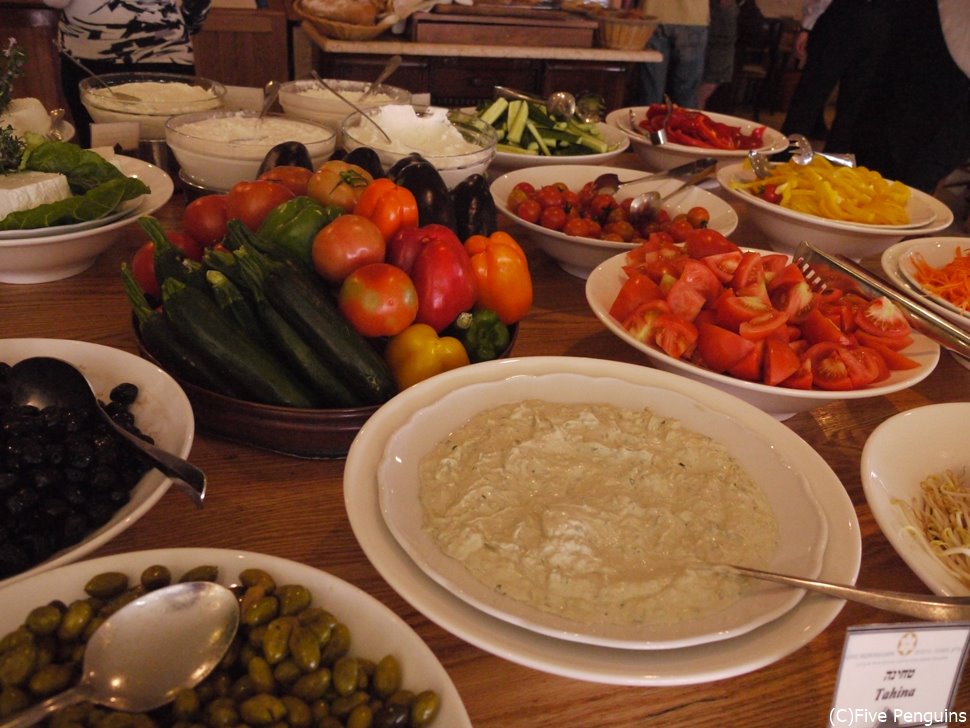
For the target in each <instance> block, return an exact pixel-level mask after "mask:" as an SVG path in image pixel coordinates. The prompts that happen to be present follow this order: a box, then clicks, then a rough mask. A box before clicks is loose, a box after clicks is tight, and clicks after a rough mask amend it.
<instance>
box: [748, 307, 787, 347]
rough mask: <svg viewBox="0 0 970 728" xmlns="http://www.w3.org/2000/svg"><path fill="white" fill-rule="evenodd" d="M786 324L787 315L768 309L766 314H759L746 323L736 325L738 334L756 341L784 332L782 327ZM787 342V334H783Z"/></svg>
mask: <svg viewBox="0 0 970 728" xmlns="http://www.w3.org/2000/svg"><path fill="white" fill-rule="evenodd" d="M787 322H788V314H787V313H785V312H784V311H773V310H771V309H769V310H768V311H767V313H763V314H760V315H758V316H755V317H754V318H750V319H748V320H747V321H742V322H741V323H740V324H739V325H738V333H739V334H741V336H743V337H744V338H746V339H751V340H753V341H757V340H759V339H765V338H768V337H769V336H771V335H772V334H775V333H777V332H779V331H784V326H785V324H786V323H787ZM784 338H785V340H786V341H787V339H788V332H786V331H785V332H784Z"/></svg>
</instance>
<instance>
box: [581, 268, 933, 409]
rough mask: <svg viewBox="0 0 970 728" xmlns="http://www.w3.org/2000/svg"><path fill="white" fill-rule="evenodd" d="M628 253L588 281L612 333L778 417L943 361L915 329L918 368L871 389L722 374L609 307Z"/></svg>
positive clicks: (904, 379)
mask: <svg viewBox="0 0 970 728" xmlns="http://www.w3.org/2000/svg"><path fill="white" fill-rule="evenodd" d="M625 257H626V256H625V255H622V254H621V255H617V256H615V257H613V258H610V259H609V260H608V261H606V262H605V263H603V264H601V265H600V266H598V267H597V268H596V269H595V270H594V271H593V272H592V273H591V274H590V276H589V279H588V280H587V281H586V300H587V301H588V302H589V305H590V308H592V309H593V313H594V314H596V317H597V318H598V319H599V320H600V321H601V322H602V323H603V325H604V326H606V328H607V329H609V330H610V331H611V332H612V333H613V334H615V335H616V336H618V337H619V338H620V339H621V340H623V341H625V342H626V343H627V344H629V345H630V346H632V347H633V348H635V349H639V350H640V351H642V352H643V353H644V354H646V356H647V359H648V360H649V361H650V364H652V365H653V366H655V367H657V368H659V369H663V370H665V371H669V372H673V373H675V374H681V375H683V376H686V377H690V378H691V379H694V380H696V381H698V382H703V383H705V384H709V385H711V386H714V387H717V388H718V389H720V390H722V391H725V392H728V393H730V394H733V395H734V396H736V397H739V398H740V399H743V400H745V401H746V402H748V403H750V404H752V405H754V406H755V407H757V408H758V409H760V410H763V411H765V412H767V413H768V414H770V415H773V416H774V417H777V418H778V419H787V418H788V417H791V416H792V415H794V414H796V413H798V412H804V411H807V410H811V409H815V408H816V407H822V406H823V405H826V404H830V403H832V402H840V401H845V400H858V399H867V398H869V397H879V396H882V395H886V394H891V393H893V392H898V391H900V390H902V389H907V388H909V387H912V386H913V385H915V384H917V383H918V382H920V381H922V380H923V379H925V378H926V377H928V376H929V375H930V373H931V372H932V371H933V369H934V368H935V367H936V364H937V362H938V361H939V359H940V347H939V344H937V343H936V342H934V341H932V340H930V339H928V338H926V337H925V336H923V335H921V334H919V333H917V332H915V331H914V332H913V339H914V341H913V343H912V344H911V345H910V346H909V347H907V348H906V349H905V350H904V351H903V353H904V354H905V355H906V356H908V357H910V358H911V359H914V360H915V361H917V362H918V363H919V365H920V366H919V367H918V368H916V369H909V370H905V371H895V372H892V374H891V375H890V377H889V379H887V380H885V381H884V382H881V383H879V384H877V385H875V386H872V387H867V388H866V389H854V390H849V391H843V392H829V391H825V390H821V389H809V390H802V389H788V388H786V387H772V386H769V385H767V384H761V383H759V382H748V381H745V380H743V379H737V378H736V377H732V376H729V375H727V374H718V373H716V372H712V371H710V370H708V369H704V368H703V367H700V366H697V365H696V364H693V363H691V362H689V361H685V360H683V359H675V358H674V357H672V356H669V355H667V354H665V353H664V352H663V351H661V350H660V349H658V348H656V347H654V346H651V345H649V344H646V343H644V342H642V341H639V340H637V339H636V338H634V337H633V336H632V335H631V334H630V333H629V332H627V331H626V330H625V329H624V328H623V327H622V326H621V325H620V322H619V321H616V320H615V319H614V318H613V317H612V316H610V307H611V306H612V305H613V301H614V300H615V299H616V294H617V293H618V292H619V290H620V287H621V286H622V285H623V282H624V281H625V280H626V278H627V276H626V273H624V272H623V266H624V265H625V262H626V261H625Z"/></svg>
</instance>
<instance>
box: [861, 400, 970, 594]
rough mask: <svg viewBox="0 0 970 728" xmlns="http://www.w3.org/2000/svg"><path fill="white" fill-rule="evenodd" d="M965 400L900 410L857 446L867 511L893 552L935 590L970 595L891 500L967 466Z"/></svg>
mask: <svg viewBox="0 0 970 728" xmlns="http://www.w3.org/2000/svg"><path fill="white" fill-rule="evenodd" d="M968 420H970V403H967V402H949V403H945V404H932V405H925V406H923V407H916V408H915V409H910V410H906V411H905V412H900V413H899V414H896V415H893V416H892V417H890V418H889V419H887V420H885V421H884V422H882V423H881V424H880V425H879V426H878V427H876V429H875V430H873V431H872V434H871V435H869V437H868V439H867V440H866V443H865V445H864V446H863V448H862V459H861V461H860V469H861V475H862V487H863V490H864V491H865V494H866V501H867V502H868V504H869V509H870V510H871V511H872V515H873V516H874V517H875V519H876V522H877V523H878V524H879V528H880V529H882V532H883V534H884V535H885V536H886V538H887V539H888V540H889V542H890V543H891V544H892V545H893V548H894V549H896V553H898V554H899V556H900V557H901V558H902V559H903V561H905V562H906V563H907V565H908V566H909V568H910V569H912V570H913V572H914V573H915V574H916V575H917V576H918V577H919V578H920V579H921V580H922V582H923V583H924V584H926V586H927V587H929V588H930V589H932V590H933V592H934V593H935V594H941V595H947V596H970V586H967V585H966V584H964V583H963V582H962V581H961V580H960V579H959V578H958V577H957V576H956V575H954V574H953V573H951V572H950V571H949V570H948V569H947V568H946V567H945V566H944V565H943V563H942V562H941V561H940V557H938V556H937V555H936V554H934V553H932V552H931V551H930V549H929V546H928V545H927V544H926V542H925V541H924V540H922V539H921V538H920V537H919V536H917V535H916V534H913V533H910V532H909V531H907V530H906V529H907V526H908V525H910V521H909V519H908V518H907V516H906V513H905V511H904V510H903V508H902V507H900V505H899V504H898V503H897V502H896V501H902V502H904V503H911V502H912V499H913V498H914V497H916V496H918V495H919V493H920V483H921V482H922V481H923V480H925V479H926V478H927V477H929V476H931V475H942V474H943V473H944V472H945V471H947V470H952V471H953V472H954V473H956V474H960V473H961V472H963V471H966V470H967V469H968V468H970V449H968V448H967V422H968Z"/></svg>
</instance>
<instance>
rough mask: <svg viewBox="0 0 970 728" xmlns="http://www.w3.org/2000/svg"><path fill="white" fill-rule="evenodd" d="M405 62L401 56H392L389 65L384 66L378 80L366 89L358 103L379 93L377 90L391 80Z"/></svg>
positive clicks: (388, 61)
mask: <svg viewBox="0 0 970 728" xmlns="http://www.w3.org/2000/svg"><path fill="white" fill-rule="evenodd" d="M403 60H404V59H403V58H401V56H391V57H390V58H388V59H387V64H386V65H385V66H384V68H383V69H382V70H381V72H380V73H379V74H377V78H375V79H374V81H373V83H371V84H370V85H369V86H368V87H367V88H365V89H364V93H362V94H361V95H360V98H358V99H357V103H360V102H361V101H363V100H364V99H366V98H367V97H368V96H370V95H372V94H373V93H374V92H375V91H377V89H379V88H380V87H381V84H382V83H384V82H385V81H386V80H387V79H388V78H390V77H391V74H392V73H394V72H395V71H396V70H397V69H398V68H400V67H401V63H402V61H403Z"/></svg>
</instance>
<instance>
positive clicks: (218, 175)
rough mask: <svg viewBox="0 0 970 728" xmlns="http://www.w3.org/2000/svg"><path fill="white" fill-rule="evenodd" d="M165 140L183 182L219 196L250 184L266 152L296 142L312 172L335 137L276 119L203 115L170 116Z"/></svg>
mask: <svg viewBox="0 0 970 728" xmlns="http://www.w3.org/2000/svg"><path fill="white" fill-rule="evenodd" d="M165 141H166V142H167V143H168V146H169V147H171V149H172V152H173V153H174V154H175V159H176V160H178V163H179V165H181V167H182V173H183V175H185V176H187V177H188V179H189V181H191V182H193V183H195V184H197V185H200V186H202V187H206V188H208V189H211V190H221V191H225V190H228V189H230V188H231V187H232V186H233V185H234V184H236V182H240V181H242V180H250V179H256V177H257V175H258V173H259V165H260V164H261V163H262V161H263V158H264V157H265V156H266V153H267V152H268V151H269V150H270V149H272V148H273V147H275V146H276V145H277V144H281V143H283V142H300V143H301V144H303V145H304V146H305V147H306V148H307V151H308V152H309V153H310V159H311V161H312V162H313V165H314V167H319V166H320V165H322V164H323V163H324V162H326V161H327V160H328V159H330V155H332V154H333V150H334V147H335V146H336V143H337V142H336V134H335V132H334V131H333V129H331V128H330V127H328V126H325V125H323V124H319V123H317V122H315V121H309V120H306V119H293V118H290V117H288V116H284V115H281V114H267V115H266V116H264V117H262V118H259V113H258V112H256V111H251V110H243V111H227V110H217V111H205V112H199V113H196V114H180V115H179V116H173V117H172V118H171V119H169V120H168V122H167V123H166V124H165Z"/></svg>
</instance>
